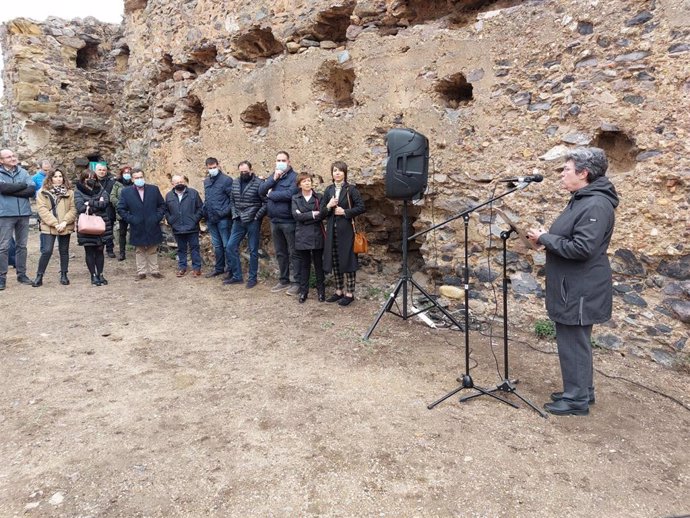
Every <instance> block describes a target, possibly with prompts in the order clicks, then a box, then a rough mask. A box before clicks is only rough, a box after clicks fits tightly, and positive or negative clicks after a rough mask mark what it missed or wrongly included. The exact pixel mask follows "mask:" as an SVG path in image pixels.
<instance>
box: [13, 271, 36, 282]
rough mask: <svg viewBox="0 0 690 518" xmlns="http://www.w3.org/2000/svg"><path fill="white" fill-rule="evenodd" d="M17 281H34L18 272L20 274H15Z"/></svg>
mask: <svg viewBox="0 0 690 518" xmlns="http://www.w3.org/2000/svg"><path fill="white" fill-rule="evenodd" d="M17 282H18V283H20V284H32V285H33V283H34V281H32V280H31V279H29V278H28V277H27V276H26V274H23V273H22V274H20V275H17Z"/></svg>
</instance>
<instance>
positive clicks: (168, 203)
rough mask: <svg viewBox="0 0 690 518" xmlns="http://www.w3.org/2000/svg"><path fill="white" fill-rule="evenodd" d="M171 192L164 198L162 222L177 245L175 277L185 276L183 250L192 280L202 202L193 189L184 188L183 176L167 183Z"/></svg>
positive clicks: (198, 266) (198, 258) (198, 253)
mask: <svg viewBox="0 0 690 518" xmlns="http://www.w3.org/2000/svg"><path fill="white" fill-rule="evenodd" d="M170 181H171V183H172V186H173V188H172V190H171V191H170V192H169V193H168V194H166V196H165V218H166V219H167V220H168V225H170V226H171V227H172V231H173V235H174V236H175V241H177V276H178V277H183V276H184V275H185V274H186V273H187V249H188V248H189V250H190V252H191V255H192V276H194V277H199V276H200V275H201V251H200V248H199V221H201V216H202V215H203V205H204V204H203V202H202V201H201V196H199V192H198V191H197V190H196V189H192V188H191V187H188V186H187V183H186V181H185V178H184V176H182V175H174V176H173V177H172V178H171V179H170Z"/></svg>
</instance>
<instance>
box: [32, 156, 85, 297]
mask: <svg viewBox="0 0 690 518" xmlns="http://www.w3.org/2000/svg"><path fill="white" fill-rule="evenodd" d="M36 207H37V210H38V216H39V218H40V221H41V234H42V235H43V239H42V240H41V257H40V259H39V260H38V270H37V271H36V278H35V279H34V282H33V283H32V284H31V285H32V286H33V287H34V288H37V287H39V286H43V274H45V271H46V268H47V267H48V263H49V262H50V257H51V256H52V255H53V249H54V247H55V240H56V239H57V241H58V250H59V252H60V284H63V285H67V284H69V279H68V278H67V269H68V266H69V241H70V236H71V233H72V231H73V230H74V221H75V219H76V217H77V209H76V207H75V205H74V191H73V190H72V186H71V184H70V181H69V179H68V178H67V176H66V175H65V174H64V173H63V172H62V171H60V170H59V169H56V170H54V171H49V172H48V173H47V174H46V177H45V179H44V180H43V186H42V188H41V190H40V191H39V192H38V195H37V196H36Z"/></svg>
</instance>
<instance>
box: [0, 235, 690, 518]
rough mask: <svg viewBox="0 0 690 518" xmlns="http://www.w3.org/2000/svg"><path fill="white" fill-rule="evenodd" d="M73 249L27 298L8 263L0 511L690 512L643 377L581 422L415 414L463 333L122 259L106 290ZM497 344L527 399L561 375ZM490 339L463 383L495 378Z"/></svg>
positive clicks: (676, 408)
mask: <svg viewBox="0 0 690 518" xmlns="http://www.w3.org/2000/svg"><path fill="white" fill-rule="evenodd" d="M37 242H38V237H37V235H36V233H35V231H32V234H31V236H30V243H31V248H30V257H29V268H30V269H29V274H30V275H32V274H33V273H34V272H35V265H36V262H37V259H38V252H37ZM72 249H73V251H74V252H75V253H76V258H74V259H73V260H72V265H71V267H70V270H71V272H70V274H71V279H72V284H71V285H70V286H68V287H63V286H60V285H59V284H58V282H57V269H58V268H57V266H58V261H57V257H56V256H57V253H56V254H55V256H54V257H53V259H52V262H51V264H50V266H49V270H48V273H47V275H46V280H45V284H44V286H43V287H42V288H32V287H30V286H23V285H19V284H17V283H16V281H15V280H14V270H10V274H9V276H8V287H7V289H6V290H5V291H4V292H2V293H0V308H1V312H0V315H1V317H0V318H1V322H2V334H1V335H0V347H1V348H2V349H1V350H2V367H1V370H0V401H1V409H2V410H1V415H0V437H1V442H0V516H2V517H10V516H51V517H52V516H65V517H77V516H79V517H101V516H103V517H144V516H151V517H170V516H189V517H196V516H199V517H203V516H218V517H221V516H241V517H244V516H377V517H384V516H391V517H401V516H422V517H434V516H462V517H465V516H468V517H484V516H486V517H493V516H511V517H512V516H530V517H553V516H593V517H594V516H596V517H602V516H605V517H665V516H679V515H687V514H688V513H690V432H689V430H690V412H688V410H687V409H686V408H683V407H682V406H681V405H679V404H677V403H675V402H673V401H671V400H670V399H668V398H665V397H662V396H660V395H658V394H655V393H653V392H651V391H649V390H646V389H644V388H641V387H640V386H638V385H635V384H631V383H628V382H626V381H623V380H620V379H614V378H610V377H605V376H603V375H602V374H599V373H597V374H596V385H597V402H596V404H595V405H594V406H593V407H592V410H591V412H590V415H589V416H588V417H560V418H559V417H554V416H551V417H549V418H548V419H543V418H542V417H540V416H539V415H538V414H537V413H536V412H534V411H533V410H531V409H530V408H529V407H527V406H525V405H524V404H523V403H521V402H520V401H519V400H518V399H517V398H516V397H515V396H513V395H509V396H507V398H508V399H510V400H512V401H515V402H516V403H520V408H519V409H514V408H511V407H509V406H507V405H504V404H502V403H500V402H497V401H495V400H493V399H492V398H489V397H481V398H477V399H475V400H473V401H471V402H468V403H462V404H461V403H459V402H458V398H457V397H453V398H451V399H448V400H447V401H445V402H444V403H442V404H440V405H439V406H437V407H436V408H435V409H433V410H428V409H427V404H429V403H430V402H432V401H434V400H435V399H437V398H439V397H440V396H442V395H443V394H445V393H446V392H447V391H449V390H450V389H452V388H454V387H456V386H457V382H456V378H457V376H458V375H459V374H461V373H462V371H463V369H464V352H463V344H464V340H463V337H462V335H461V334H460V333H458V332H453V331H449V330H433V329H430V328H428V327H426V326H424V325H422V324H420V323H419V322H418V321H417V320H416V319H412V320H409V321H403V320H401V319H399V318H397V317H395V316H393V315H391V314H386V315H385V316H384V318H383V319H382V321H381V323H380V325H379V326H378V327H377V328H376V330H375V332H374V334H373V336H372V339H371V340H369V341H363V340H362V339H361V336H362V334H363V333H364V332H365V331H366V330H367V328H368V326H369V325H370V324H371V322H372V321H373V319H374V317H375V315H376V313H377V312H378V310H379V308H380V302H376V301H364V300H358V301H356V302H355V304H354V305H352V306H350V307H349V308H340V307H338V306H333V305H330V304H319V303H318V302H316V301H315V300H314V299H312V298H310V299H309V300H308V301H307V303H306V304H304V305H300V304H298V303H297V301H296V300H295V299H294V298H291V297H288V296H286V295H285V294H284V293H280V294H272V293H270V291H269V288H270V286H271V285H272V282H271V280H270V279H269V280H263V281H262V282H261V283H260V284H259V286H258V287H257V288H255V289H253V290H246V289H245V288H244V286H243V285H240V286H237V285H235V286H229V287H224V286H222V285H221V283H220V281H219V280H218V279H217V278H216V279H204V278H201V279H193V278H191V277H185V278H182V279H177V278H175V275H174V262H173V260H172V259H170V258H168V257H165V258H162V259H161V261H162V265H163V271H164V272H165V274H166V277H165V279H163V280H159V281H156V280H153V279H149V280H146V281H144V282H135V281H134V279H133V277H134V275H133V274H134V258H133V257H128V259H127V260H126V261H125V262H123V263H121V262H118V261H116V260H114V259H106V261H107V262H106V271H105V274H106V277H107V278H108V279H109V280H110V284H109V285H108V286H104V287H92V286H91V285H90V284H89V280H88V275H87V273H86V268H85V266H84V264H83V251H82V249H81V248H79V247H77V246H76V245H75V244H74V243H73V248H72ZM130 255H132V254H130ZM501 329H502V328H501V326H500V325H496V326H495V328H494V335H500V332H501ZM511 332H512V336H511V337H512V339H513V340H512V342H511V362H510V366H511V375H512V376H515V377H517V378H520V380H521V382H520V383H519V385H518V390H519V392H520V393H521V395H523V396H524V397H527V398H528V399H530V400H532V401H533V402H534V403H535V404H537V405H538V406H539V407H541V405H542V404H543V403H544V401H545V400H546V398H547V397H548V394H549V393H550V392H551V391H553V390H557V389H559V388H560V387H559V380H560V375H559V371H558V365H557V358H556V356H554V355H553V354H544V353H541V352H538V351H537V350H535V349H534V348H533V347H536V348H538V349H542V350H545V351H553V346H552V345H550V344H548V343H546V342H537V341H535V339H534V338H533V337H532V336H531V334H530V333H527V327H525V329H517V328H514V327H511ZM484 334H485V333H484ZM484 334H481V333H479V332H476V331H475V332H472V333H471V336H470V338H471V340H470V342H471V349H472V366H473V369H472V371H471V373H472V376H473V378H474V382H475V383H476V384H477V385H483V386H486V387H494V386H496V384H497V383H499V381H500V378H499V375H498V374H497V368H496V364H495V361H494V358H493V356H492V354H491V349H490V344H489V339H488V338H487V337H486V336H484ZM494 344H495V345H494V348H495V350H496V353H497V354H498V355H499V362H500V365H501V366H502V360H501V356H500V351H501V349H502V345H501V344H502V341H501V339H500V337H499V338H498V339H497V338H494ZM529 345H531V346H532V347H530V346H529ZM595 367H596V368H597V370H598V371H600V372H603V373H605V374H607V375H609V376H621V377H625V378H627V379H630V380H634V381H637V382H638V383H641V384H643V385H647V386H649V387H651V388H653V389H655V390H658V391H661V392H664V393H666V394H668V395H671V396H673V397H675V398H677V399H678V400H681V401H682V402H683V403H684V404H685V405H686V406H687V405H690V384H689V379H688V378H689V377H688V375H687V374H683V373H678V372H674V371H669V370H664V369H663V368H661V367H659V366H658V365H656V364H652V363H649V362H647V361H643V360H639V359H636V358H632V357H622V356H620V355H618V354H614V353H610V352H606V351H597V353H596V357H595ZM471 393H473V392H472V391H467V390H465V391H462V394H471Z"/></svg>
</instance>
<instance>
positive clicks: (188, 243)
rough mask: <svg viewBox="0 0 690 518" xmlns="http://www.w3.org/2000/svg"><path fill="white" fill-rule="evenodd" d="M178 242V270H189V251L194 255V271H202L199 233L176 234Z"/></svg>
mask: <svg viewBox="0 0 690 518" xmlns="http://www.w3.org/2000/svg"><path fill="white" fill-rule="evenodd" d="M175 241H177V269H178V270H186V269H187V249H188V248H189V251H190V253H191V255H192V269H193V270H201V250H200V247H199V233H198V232H194V233H192V234H175Z"/></svg>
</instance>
